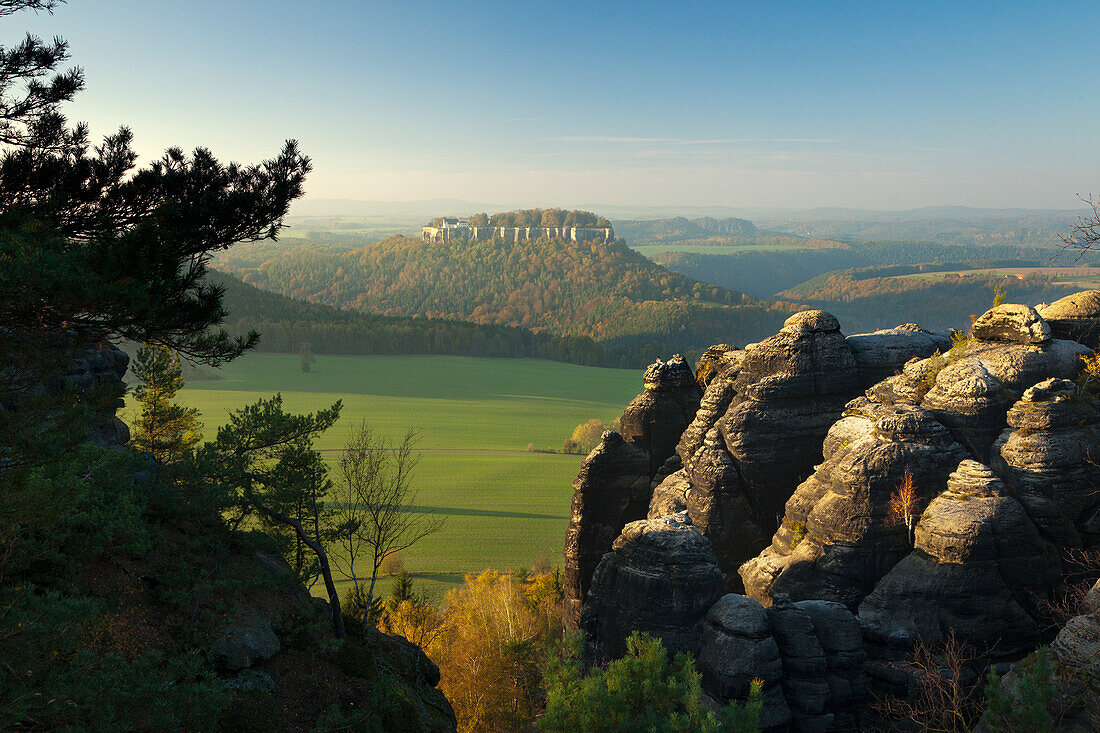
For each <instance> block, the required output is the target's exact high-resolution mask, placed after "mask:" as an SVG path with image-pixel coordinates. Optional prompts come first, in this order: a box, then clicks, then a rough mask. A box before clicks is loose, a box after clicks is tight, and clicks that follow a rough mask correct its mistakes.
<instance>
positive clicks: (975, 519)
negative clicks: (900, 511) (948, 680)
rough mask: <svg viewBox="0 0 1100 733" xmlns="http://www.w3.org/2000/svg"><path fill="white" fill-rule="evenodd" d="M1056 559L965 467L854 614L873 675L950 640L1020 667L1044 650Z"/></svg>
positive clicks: (994, 490) (1019, 510)
mask: <svg viewBox="0 0 1100 733" xmlns="http://www.w3.org/2000/svg"><path fill="white" fill-rule="evenodd" d="M1060 571H1061V568H1060V565H1059V560H1058V554H1057V552H1056V550H1055V549H1054V548H1053V547H1052V546H1051V545H1050V544H1048V543H1047V542H1045V541H1044V540H1043V539H1042V538H1041V537H1040V536H1039V533H1038V531H1037V530H1036V529H1035V526H1034V525H1033V524H1032V523H1031V521H1030V520H1029V519H1028V516H1027V514H1026V513H1025V512H1024V510H1023V507H1022V506H1020V504H1019V502H1017V501H1016V500H1015V499H1013V498H1012V497H1010V496H1007V495H1005V486H1004V484H1003V483H1002V482H1001V480H1000V479H998V478H997V477H996V476H995V475H994V474H993V472H992V471H990V470H989V469H988V468H987V467H986V466H983V465H982V464H980V463H977V462H976V461H973V460H969V459H968V460H964V461H962V462H961V463H960V464H959V466H958V470H957V471H955V472H954V473H953V474H951V476H950V478H949V479H948V482H947V488H946V490H945V491H943V492H942V493H941V494H940V495H939V496H937V497H936V498H935V499H933V500H932V502H931V503H930V504H929V505H928V508H927V509H925V510H924V513H923V515H921V518H920V521H919V522H918V523H917V525H916V531H915V543H914V550H913V552H911V553H910V554H909V555H907V556H906V557H905V558H904V559H902V560H901V561H900V562H899V563H898V564H897V565H895V566H894V567H893V568H892V569H891V570H890V572H888V573H887V574H886V575H885V576H884V577H883V578H882V579H881V580H880V581H879V582H878V584H877V585H876V586H875V589H874V591H873V592H872V593H871V594H870V595H868V596H867V597H866V598H865V599H864V600H863V602H862V603H861V604H860V606H859V620H860V623H861V624H862V626H863V634H864V639H865V640H866V642H867V644H868V653H869V654H870V656H871V657H872V658H873V659H874V660H875V662H874V663H873V664H871V665H870V666H869V669H870V671H871V672H872V674H875V673H876V672H879V673H881V674H882V676H883V677H884V678H890V677H891V676H892V675H891V673H890V671H889V670H887V669H885V668H884V666H888V664H889V663H890V662H896V661H900V660H902V659H905V658H907V657H908V656H909V655H910V654H911V652H912V648H913V645H914V644H915V642H916V641H917V639H921V640H923V641H924V642H925V643H926V644H929V645H932V646H936V645H938V644H940V643H941V642H942V641H943V640H944V634H945V633H947V631H948V630H951V632H952V633H953V634H954V635H955V637H956V639H957V640H958V641H960V642H962V643H964V644H966V645H968V646H969V647H971V648H973V649H975V650H976V651H977V652H978V653H979V654H980V655H982V656H983V657H986V658H988V659H990V660H993V661H996V660H1012V659H1019V658H1020V657H1022V656H1023V655H1024V654H1026V653H1027V652H1028V651H1030V650H1031V649H1032V648H1034V646H1035V645H1036V644H1038V643H1039V642H1040V641H1041V640H1042V636H1043V634H1042V628H1043V624H1044V623H1045V621H1046V615H1047V614H1046V611H1045V610H1044V609H1045V604H1046V603H1047V602H1049V601H1050V599H1051V598H1052V596H1053V593H1054V591H1055V589H1056V588H1057V587H1058V586H1059V584H1060Z"/></svg>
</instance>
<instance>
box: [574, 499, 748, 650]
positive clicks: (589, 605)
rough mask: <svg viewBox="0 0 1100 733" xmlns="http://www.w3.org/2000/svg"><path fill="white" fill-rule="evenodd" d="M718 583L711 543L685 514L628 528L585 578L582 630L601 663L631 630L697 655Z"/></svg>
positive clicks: (719, 573) (623, 646)
mask: <svg viewBox="0 0 1100 733" xmlns="http://www.w3.org/2000/svg"><path fill="white" fill-rule="evenodd" d="M725 582H726V579H725V576H724V575H723V574H722V571H720V570H719V569H718V564H717V559H716V558H715V556H714V550H712V549H711V546H710V542H708V541H707V539H706V538H705V537H703V534H702V533H701V532H700V531H699V529H698V528H697V527H695V526H693V525H692V524H691V521H690V520H689V519H688V518H687V515H686V514H683V513H681V514H678V515H674V516H671V517H665V518H663V519H645V520H641V521H637V522H631V523H630V524H628V525H626V527H625V528H624V529H623V533H622V534H621V535H620V536H619V537H618V538H617V539H616V540H615V543H614V545H613V546H612V552H609V553H607V554H606V555H604V556H603V558H602V559H601V560H600V564H599V565H598V566H597V568H596V572H595V573H594V574H593V576H592V585H591V588H590V589H589V592H588V595H587V598H586V599H585V602H584V609H583V612H582V614H581V628H582V629H584V631H585V633H586V634H587V636H588V641H589V643H590V644H592V645H593V647H594V648H595V649H596V650H597V653H598V655H599V656H601V657H606V658H612V659H613V658H617V657H620V656H622V655H623V654H624V653H625V651H626V638H627V637H628V636H630V634H631V633H632V632H633V631H641V632H644V633H647V634H650V635H651V636H655V637H660V638H661V639H663V640H664V643H665V647H666V648H667V649H669V650H670V651H672V652H690V653H691V654H696V653H697V652H698V651H699V640H700V634H701V632H702V625H703V618H704V616H705V615H706V613H707V611H708V610H709V609H710V607H711V606H713V605H714V603H715V601H717V600H718V598H719V597H721V595H722V593H723V589H724V587H725Z"/></svg>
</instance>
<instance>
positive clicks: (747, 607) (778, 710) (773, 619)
mask: <svg viewBox="0 0 1100 733" xmlns="http://www.w3.org/2000/svg"><path fill="white" fill-rule="evenodd" d="M863 661H864V653H863V644H862V641H861V639H860V630H859V623H858V622H857V621H856V618H855V616H853V615H852V613H851V612H850V611H848V609H846V608H844V607H843V606H841V605H839V604H835V603H829V602H827V601H802V602H800V603H791V601H790V599H789V598H787V597H784V596H781V597H779V598H777V599H776V603H775V604H774V605H773V606H772V607H771V608H768V609H765V608H764V607H763V606H761V605H760V604H759V603H758V602H757V601H754V600H753V599H751V598H746V597H745V596H740V595H736V594H732V593H731V594H729V595H725V596H723V597H722V598H721V599H719V601H718V602H717V603H715V604H714V606H713V607H711V610H710V611H709V612H708V613H707V617H706V622H705V624H704V627H703V636H702V644H701V648H700V651H699V658H698V667H699V672H700V674H701V675H702V677H703V687H704V689H705V690H706V691H707V692H708V694H710V695H711V696H712V697H714V698H715V699H716V700H720V701H722V702H726V701H729V700H744V699H745V697H746V696H747V695H748V692H749V685H750V683H751V682H752V680H754V679H759V680H761V681H762V682H763V683H764V707H763V710H762V711H761V716H760V718H761V719H760V724H761V728H763V729H764V730H787V729H788V726H789V725H791V724H792V722H793V729H794V730H796V731H824V730H830V729H832V730H856V729H857V727H858V722H857V716H856V712H857V711H858V709H859V707H860V706H861V705H862V704H863V702H864V699H865V695H866V677H865V675H864V673H863Z"/></svg>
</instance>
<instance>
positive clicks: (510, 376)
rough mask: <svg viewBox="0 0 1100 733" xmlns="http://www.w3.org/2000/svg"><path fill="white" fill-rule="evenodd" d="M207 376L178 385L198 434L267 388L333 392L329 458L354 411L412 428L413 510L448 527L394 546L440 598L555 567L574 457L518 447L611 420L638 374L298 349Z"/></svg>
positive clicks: (294, 403)
mask: <svg viewBox="0 0 1100 733" xmlns="http://www.w3.org/2000/svg"><path fill="white" fill-rule="evenodd" d="M218 372H219V374H220V376H221V378H220V379H217V380H201V381H192V382H189V383H188V384H187V386H186V387H185V388H184V390H183V391H181V392H180V395H179V401H180V402H182V403H184V404H186V405H189V406H192V407H197V408H198V409H199V410H200V411H201V412H202V420H203V424H204V430H203V432H204V435H205V436H206V437H207V438H208V439H210V438H213V436H214V434H215V433H216V430H217V428H218V426H220V425H222V424H223V423H224V422H225V420H226V415H227V414H228V412H229V411H230V410H234V409H237V408H239V407H242V406H244V405H246V404H249V403H251V402H254V401H255V400H256V399H258V398H259V397H266V396H270V395H271V394H274V393H275V392H281V393H282V395H283V401H284V406H285V408H286V409H287V410H288V411H293V412H310V411H314V410H317V409H318V408H321V407H327V406H328V405H330V404H332V402H334V401H335V400H337V399H340V400H343V403H344V408H343V412H342V413H341V417H340V420H339V422H337V423H336V425H335V426H333V428H332V429H331V430H329V431H328V433H326V434H325V435H323V436H322V438H321V440H320V441H319V443H318V447H319V448H320V449H321V450H322V451H323V453H324V455H325V456H326V457H327V458H329V459H330V461H335V460H336V458H337V456H338V454H339V451H340V448H341V447H342V446H343V444H344V442H345V440H346V439H347V436H348V433H349V431H350V430H351V428H352V427H353V426H354V425H356V424H358V423H359V422H360V421H362V420H365V421H366V422H367V423H368V424H369V425H370V426H371V427H372V428H374V429H375V430H376V431H378V432H380V433H381V434H383V435H385V436H387V437H388V438H390V439H392V440H398V439H400V437H401V436H402V435H403V434H404V432H405V430H406V429H408V428H409V427H414V428H417V429H418V430H419V431H420V443H419V450H420V451H421V455H422V458H421V461H420V464H419V466H418V468H417V470H416V474H415V480H416V487H417V490H418V504H419V510H420V511H426V512H432V513H435V514H440V515H442V516H445V517H446V524H445V526H444V528H443V530H442V531H440V532H439V533H438V534H436V535H433V536H431V537H429V538H427V539H425V540H423V541H422V542H421V543H420V544H418V545H416V546H415V547H413V548H411V549H410V550H407V551H406V552H404V553H403V556H404V561H405V567H406V568H408V570H409V571H410V572H411V573H413V574H414V575H415V576H416V578H417V585H418V586H419V588H420V589H421V590H425V591H427V592H429V593H431V594H432V595H433V596H437V597H438V596H440V595H442V593H443V592H444V591H445V590H446V589H447V588H449V587H451V586H453V585H455V584H457V583H460V582H461V581H462V576H463V574H464V573H467V572H473V571H478V570H482V569H484V568H487V567H495V568H507V567H514V566H526V567H530V566H531V565H533V564H534V563H535V562H536V561H537V560H539V559H540V558H544V557H545V558H548V559H549V561H550V564H551V565H552V566H553V565H560V564H561V548H562V543H563V541H564V537H565V528H566V525H567V524H568V521H569V501H570V497H571V495H572V489H571V488H570V484H571V482H572V480H573V478H574V476H575V475H576V473H577V469H578V467H579V465H580V462H581V457H580V456H575V455H555V454H547V453H535V452H529V451H527V446H528V444H529V443H533V444H534V446H535V447H536V448H545V447H553V448H557V447H559V446H560V445H561V442H562V440H563V439H565V438H566V437H568V436H569V434H570V432H571V431H572V429H573V427H574V426H576V425H577V424H578V423H581V422H584V421H585V420H588V419H589V418H593V417H595V418H600V419H601V420H604V421H609V420H611V419H612V418H615V417H617V416H618V415H619V414H620V413H621V412H622V409H623V407H625V405H626V403H627V402H628V401H629V400H630V399H631V398H632V397H633V396H634V395H635V394H637V393H638V391H639V390H640V389H641V372H640V370H624V369H600V368H595V367H582V366H573V365H570V364H561V363H557V362H549V361H539V360H532V359H478V358H471V357H451V356H317V357H316V362H315V363H314V364H313V368H312V371H310V372H309V373H305V372H302V371H301V368H300V365H299V358H298V357H297V356H296V355H290V354H249V355H246V356H244V357H241V358H240V359H238V360H236V361H234V362H233V363H231V364H229V365H226V366H225V367H223V368H221V369H220V370H218ZM130 409H132V408H130ZM385 585H387V584H384V587H385Z"/></svg>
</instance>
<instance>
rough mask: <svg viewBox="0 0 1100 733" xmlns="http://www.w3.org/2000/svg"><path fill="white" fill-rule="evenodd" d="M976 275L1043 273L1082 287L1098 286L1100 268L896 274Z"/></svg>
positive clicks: (914, 276) (925, 277) (919, 277)
mask: <svg viewBox="0 0 1100 733" xmlns="http://www.w3.org/2000/svg"><path fill="white" fill-rule="evenodd" d="M978 275H1012V276H1019V277H1025V276H1027V275H1045V276H1047V277H1050V278H1051V281H1052V282H1055V283H1058V284H1060V285H1075V286H1080V287H1083V288H1095V287H1097V286H1100V268H1097V267H997V268H989V269H984V270H952V271H950V272H919V273H914V274H911V275H897V276H896V277H898V278H900V279H905V280H943V279H945V278H948V277H971V276H978Z"/></svg>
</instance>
